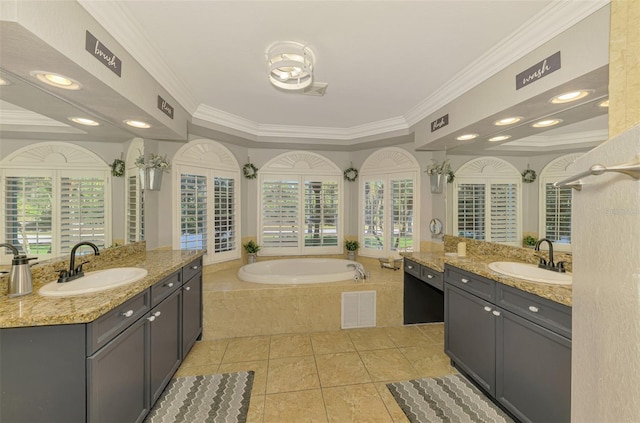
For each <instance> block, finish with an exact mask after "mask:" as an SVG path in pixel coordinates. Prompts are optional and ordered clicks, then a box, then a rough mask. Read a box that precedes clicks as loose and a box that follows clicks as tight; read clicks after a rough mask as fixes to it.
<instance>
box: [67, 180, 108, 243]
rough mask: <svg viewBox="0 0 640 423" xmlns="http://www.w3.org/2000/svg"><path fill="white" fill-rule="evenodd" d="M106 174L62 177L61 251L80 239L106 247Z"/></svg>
mask: <svg viewBox="0 0 640 423" xmlns="http://www.w3.org/2000/svg"><path fill="white" fill-rule="evenodd" d="M104 184H105V178H104V177H99V176H93V177H91V176H73V175H68V174H63V175H62V177H61V178H60V252H61V253H63V254H64V253H68V252H69V251H71V248H72V247H73V246H74V245H75V244H77V243H78V242H80V241H89V242H92V243H94V244H96V245H97V246H98V247H99V248H104V247H105V190H104Z"/></svg>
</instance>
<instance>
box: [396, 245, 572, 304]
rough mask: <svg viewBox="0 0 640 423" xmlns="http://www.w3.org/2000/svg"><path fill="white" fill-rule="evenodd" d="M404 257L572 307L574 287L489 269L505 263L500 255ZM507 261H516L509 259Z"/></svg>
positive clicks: (411, 254)
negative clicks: (490, 266)
mask: <svg viewBox="0 0 640 423" xmlns="http://www.w3.org/2000/svg"><path fill="white" fill-rule="evenodd" d="M402 255H403V256H404V257H406V258H407V259H409V260H414V261H415V262H417V263H420V264H422V265H424V266H427V267H430V268H431V269H434V270H437V271H439V272H443V271H444V265H445V264H449V265H451V266H454V267H457V268H459V269H462V270H466V271H467V272H471V273H474V274H476V275H480V276H484V277H485V278H488V279H491V280H494V281H496V282H499V283H502V284H504V285H508V286H512V287H514V288H518V289H520V290H522V291H525V292H529V293H531V294H535V295H537V296H539V297H542V298H546V299H548V300H551V301H555V302H556V303H560V304H564V305H566V306H569V307H571V306H572V286H571V285H556V284H549V283H540V282H530V281H527V280H525V279H518V278H513V277H510V276H505V275H503V274H501V273H498V272H494V271H493V270H491V269H489V263H491V262H494V261H505V258H504V257H503V256H499V255H474V254H470V255H468V256H467V257H458V255H457V254H451V255H449V254H446V255H445V253H444V252H435V253H422V252H420V253H403V254H402ZM507 261H516V260H511V259H508V260H507Z"/></svg>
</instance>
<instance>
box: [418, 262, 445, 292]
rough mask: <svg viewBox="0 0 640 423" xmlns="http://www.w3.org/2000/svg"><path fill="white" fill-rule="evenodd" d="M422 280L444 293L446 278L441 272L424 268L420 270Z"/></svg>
mask: <svg viewBox="0 0 640 423" xmlns="http://www.w3.org/2000/svg"><path fill="white" fill-rule="evenodd" d="M420 279H422V280H423V281H424V282H426V283H428V284H429V285H431V286H433V287H435V288H438V289H439V290H440V291H444V277H443V275H442V273H441V272H438V271H435V270H433V269H431V268H429V267H426V266H422V268H421V270H420Z"/></svg>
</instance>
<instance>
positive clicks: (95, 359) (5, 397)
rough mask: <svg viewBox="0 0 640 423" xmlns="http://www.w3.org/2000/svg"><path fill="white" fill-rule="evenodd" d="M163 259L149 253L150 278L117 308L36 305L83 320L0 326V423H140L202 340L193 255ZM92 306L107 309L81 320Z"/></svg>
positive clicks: (198, 273)
mask: <svg viewBox="0 0 640 423" xmlns="http://www.w3.org/2000/svg"><path fill="white" fill-rule="evenodd" d="M163 253H165V252H162V253H158V254H159V255H158V257H156V258H155V259H154V258H153V252H149V253H148V255H147V260H146V263H147V264H148V265H149V264H150V263H152V264H151V265H152V266H154V268H153V271H150V272H149V273H150V277H148V278H145V281H143V282H141V284H142V285H138V286H137V287H130V288H129V290H130V291H131V292H133V290H135V291H138V292H136V293H135V295H133V296H130V295H129V297H130V298H127V299H126V300H124V301H121V300H120V299H119V298H116V299H114V298H110V296H109V294H108V293H103V294H100V295H93V296H92V295H85V296H81V297H70V298H63V299H42V298H37V297H34V298H32V299H30V300H31V301H32V302H33V303H39V304H40V306H41V307H45V306H52V307H55V302H58V303H59V304H60V309H61V310H65V309H67V308H68V307H71V308H73V307H79V308H80V307H81V306H82V305H83V304H84V305H86V306H87V308H88V309H89V311H88V312H87V313H82V312H81V310H79V311H78V312H77V313H76V315H72V316H66V317H65V316H58V318H56V316H55V315H54V313H53V311H51V312H50V313H51V317H50V320H51V324H38V325H32V326H24V325H19V326H18V325H16V326H18V327H11V323H10V322H7V321H3V322H2V323H3V326H2V329H0V353H1V356H0V390H1V391H0V392H1V399H0V421H3V422H4V421H7V422H29V423H36V422H47V423H51V422H99V421H100V422H140V421H142V420H144V418H145V416H146V415H147V413H148V412H149V410H150V409H151V407H152V406H153V404H154V403H155V401H156V400H157V399H158V397H159V396H160V394H161V393H162V391H163V390H164V388H165V387H166V385H167V384H168V382H169V381H170V379H171V377H172V376H173V374H174V373H175V371H176V370H177V369H178V367H179V366H180V364H181V362H182V360H183V358H184V357H185V356H186V354H187V353H188V352H189V350H190V349H191V347H192V346H193V345H194V343H195V342H196V340H197V339H198V338H199V337H200V336H201V333H202V257H201V254H200V255H196V256H195V258H194V255H193V254H192V255H190V256H189V255H185V256H181V255H180V252H166V253H169V255H166V257H170V258H171V259H164V260H163V257H165V256H163V255H162V254H163ZM171 253H173V255H171ZM176 262H177V263H179V267H177V268H176V266H175V264H176ZM143 265H144V264H143ZM166 273H169V274H168V275H166ZM158 275H162V276H161V277H158ZM112 291H114V290H112ZM114 294H115V293H114ZM34 295H37V294H34ZM112 295H113V294H112ZM114 296H115V295H114ZM110 302H111V303H110ZM102 303H107V304H106V305H105V304H102ZM25 304H28V303H25ZM91 304H93V308H94V309H98V310H102V309H104V308H107V309H108V310H107V311H105V312H100V313H99V314H100V315H99V316H98V317H97V318H95V319H92V318H91V317H87V316H86V315H88V316H91V315H92V314H91V313H92V310H91ZM4 305H5V306H7V307H9V306H15V304H12V303H4ZM32 305H33V304H32ZM35 308H36V307H35V306H34V309H35ZM93 311H95V310H93ZM27 318H29V317H27ZM44 318H45V317H43V316H42V315H41V316H39V319H40V320H39V321H37V322H36V323H43V322H42V319H44ZM87 318H89V319H91V320H90V321H87V322H81V320H86V319H87ZM78 320H80V322H78ZM63 323H64V324H63Z"/></svg>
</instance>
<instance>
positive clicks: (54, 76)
mask: <svg viewBox="0 0 640 423" xmlns="http://www.w3.org/2000/svg"><path fill="white" fill-rule="evenodd" d="M30 74H31V76H35V77H36V78H38V80H39V81H41V82H44V83H45V84H47V85H51V86H52V87H57V88H63V89H65V90H79V89H80V88H82V85H80V83H79V82H78V81H76V80H74V79H71V78H69V77H67V76H64V75H60V74H58V73H53V72H46V71H33V72H30Z"/></svg>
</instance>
